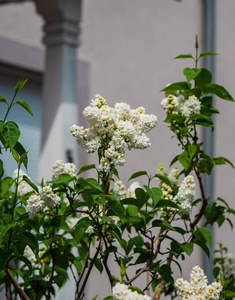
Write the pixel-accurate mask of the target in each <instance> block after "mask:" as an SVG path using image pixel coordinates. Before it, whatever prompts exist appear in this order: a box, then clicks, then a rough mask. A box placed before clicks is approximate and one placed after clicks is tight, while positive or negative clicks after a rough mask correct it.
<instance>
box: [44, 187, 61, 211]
mask: <svg viewBox="0 0 235 300" xmlns="http://www.w3.org/2000/svg"><path fill="white" fill-rule="evenodd" d="M41 199H42V200H43V201H44V204H45V205H46V206H47V207H48V208H50V209H53V208H54V207H55V206H57V205H59V204H60V202H61V199H60V197H59V196H57V195H56V194H55V193H54V192H53V191H52V188H51V187H50V186H44V187H43V189H42V192H41Z"/></svg>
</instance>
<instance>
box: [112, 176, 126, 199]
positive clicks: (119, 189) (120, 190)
mask: <svg viewBox="0 0 235 300" xmlns="http://www.w3.org/2000/svg"><path fill="white" fill-rule="evenodd" d="M113 191H114V193H115V196H116V198H117V199H118V200H122V199H125V198H126V194H127V191H126V187H125V185H124V184H123V183H122V181H121V180H118V181H116V182H115V184H114V187H113Z"/></svg>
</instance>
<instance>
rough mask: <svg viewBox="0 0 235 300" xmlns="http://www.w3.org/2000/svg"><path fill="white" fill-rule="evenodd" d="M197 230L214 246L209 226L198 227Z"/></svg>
mask: <svg viewBox="0 0 235 300" xmlns="http://www.w3.org/2000/svg"><path fill="white" fill-rule="evenodd" d="M197 232H198V233H199V234H200V235H201V236H203V237H204V238H205V240H206V241H207V242H208V244H209V245H210V246H211V247H212V239H211V232H210V229H209V228H207V227H201V228H199V227H197Z"/></svg>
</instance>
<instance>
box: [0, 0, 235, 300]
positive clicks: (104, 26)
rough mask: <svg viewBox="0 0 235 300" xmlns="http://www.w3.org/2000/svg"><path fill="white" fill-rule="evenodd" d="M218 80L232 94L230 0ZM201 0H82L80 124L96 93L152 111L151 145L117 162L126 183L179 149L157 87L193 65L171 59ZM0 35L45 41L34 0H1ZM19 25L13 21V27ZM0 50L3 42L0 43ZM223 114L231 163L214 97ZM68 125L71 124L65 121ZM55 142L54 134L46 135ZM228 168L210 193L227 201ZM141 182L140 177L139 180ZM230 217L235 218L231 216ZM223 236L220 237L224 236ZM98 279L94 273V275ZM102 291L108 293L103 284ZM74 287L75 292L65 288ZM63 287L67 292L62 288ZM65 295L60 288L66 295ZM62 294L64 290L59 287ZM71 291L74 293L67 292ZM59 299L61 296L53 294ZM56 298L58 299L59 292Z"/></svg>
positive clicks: (195, 28) (187, 36) (230, 108)
mask: <svg viewBox="0 0 235 300" xmlns="http://www.w3.org/2000/svg"><path fill="white" fill-rule="evenodd" d="M216 5H217V9H216V51H217V52H219V53H220V54H221V55H220V56H218V57H216V80H215V81H216V82H217V83H219V84H222V85H225V87H226V88H227V89H228V90H229V92H230V93H231V95H233V96H234V97H235V87H234V84H233V80H234V79H233V78H234V76H233V75H234V74H233V73H234V68H233V66H234V64H235V59H234V56H233V53H234V50H233V49H234V47H235V38H234V36H233V30H232V28H233V26H234V19H235V18H234V13H235V5H234V3H233V1H232V0H227V1H223V2H222V1H216ZM201 15H202V12H201V1H195V0H187V1H186V0H182V1H174V0H157V1H156V0H148V1H146V0H128V1H123V0H122V1H121V0H99V1H94V0H84V2H83V16H82V24H81V28H82V30H81V41H82V42H81V46H80V48H79V51H78V57H79V59H81V60H82V61H84V62H85V64H86V66H87V67H86V68H84V69H82V68H80V70H79V74H78V76H79V81H80V82H82V85H83V87H84V90H83V91H84V93H82V94H83V96H81V97H80V99H78V103H79V118H80V122H79V123H80V124H82V125H84V121H83V120H82V114H81V112H82V110H83V108H84V107H85V106H86V105H88V104H89V101H90V99H91V98H93V97H94V95H95V94H97V93H100V94H101V95H103V96H104V97H105V98H106V99H107V101H108V104H110V105H113V104H114V103H115V102H121V101H122V102H127V103H128V104H130V105H131V107H133V108H134V107H139V106H145V107H146V112H147V113H154V114H156V115H157V116H158V121H159V122H158V125H157V127H156V129H154V130H153V131H152V132H151V133H150V134H149V136H150V138H151V142H152V146H151V148H149V149H147V150H144V151H140V150H132V151H131V152H130V153H127V154H126V161H127V163H126V165H125V167H123V168H120V175H121V178H122V179H123V181H124V182H125V181H126V180H127V179H128V178H129V177H130V175H131V174H132V173H133V172H136V171H139V170H147V171H148V172H149V173H151V174H154V173H155V172H156V168H157V166H158V165H159V163H164V165H165V166H166V167H167V166H168V165H169V163H170V161H171V160H172V158H173V157H174V156H175V154H177V153H178V150H177V142H176V139H174V138H173V139H172V138H171V136H172V134H171V133H170V132H169V130H168V128H167V125H166V124H164V123H163V120H164V118H165V114H164V112H163V111H162V109H161V107H160V102H161V100H162V99H163V97H164V95H163V93H161V92H160V90H161V89H162V88H163V87H164V86H165V85H166V84H167V83H169V82H174V81H180V80H182V79H183V73H182V70H183V68H184V67H192V66H193V64H192V62H190V61H188V60H173V58H174V57H175V56H177V55H178V54H181V53H192V54H194V38H195V35H196V34H198V35H199V41H200V44H202V43H201V40H202V19H201ZM0 19H1V27H0V37H5V38H8V39H12V40H18V41H20V42H21V43H25V44H31V45H34V46H37V47H38V48H41V49H42V48H44V46H43V45H42V43H41V37H42V24H43V21H42V18H41V17H40V16H38V15H37V13H36V10H35V7H34V4H33V3H32V2H25V3H21V4H7V5H2V6H0ZM16 24H17V26H16ZM0 52H1V45H0ZM215 101H216V106H217V107H218V109H219V110H221V114H220V115H219V116H217V117H216V127H217V129H216V131H215V133H214V137H215V152H216V156H225V157H227V158H229V159H230V160H231V161H232V162H234V163H235V153H234V151H233V141H234V130H233V126H234V123H235V121H234V117H233V112H234V109H235V107H234V104H233V103H229V102H226V101H223V100H219V101H218V100H215ZM71 125H72V124H71ZM51 144H52V147H53V141H51ZM95 159H96V158H95V157H94V155H89V156H87V154H86V153H85V151H84V150H83V149H81V150H80V152H79V166H78V167H80V166H82V165H83V164H85V163H92V162H93V160H95ZM234 181H235V176H234V170H233V169H232V168H230V167H224V166H221V167H218V168H217V171H216V173H215V195H216V196H217V195H218V196H221V197H222V198H224V199H225V200H226V201H228V202H229V203H230V204H231V206H232V207H233V208H234V206H233V205H234V204H233V189H232V187H233V185H234ZM142 183H145V182H144V181H143V182H142ZM232 219H233V221H234V218H232ZM228 232H230V231H229V228H228V227H226V226H225V229H223V230H222V231H221V230H216V232H215V238H216V239H215V240H216V241H218V242H219V241H222V240H223V241H224V243H225V245H226V246H228V247H229V249H230V251H231V252H233V253H235V244H234V243H233V242H232V240H233V239H232V237H233V235H234V233H232V234H228ZM222 237H223V238H222ZM196 263H199V264H200V265H201V264H202V260H201V256H200V253H199V251H196V253H195V254H194V257H193V259H188V260H187V264H184V267H185V265H187V266H186V267H185V269H184V270H185V274H186V275H185V277H188V275H189V271H190V269H191V267H192V266H194V265H195V264H196ZM97 278H99V280H97ZM100 278H101V277H100V276H99V274H97V273H94V274H93V277H92V281H93V282H92V284H91V286H89V288H88V289H87V291H86V299H87V300H90V299H92V297H94V296H95V295H96V294H97V293H96V291H98V290H99V288H100V286H101V283H100ZM102 290H103V294H100V295H99V299H102V298H101V297H102V296H105V295H107V293H108V292H107V290H106V287H103V284H102ZM70 292H71V293H72V292H73V291H72V290H70ZM63 293H65V294H66V295H68V294H67V293H68V291H67V290H65V291H64V292H63ZM65 294H64V295H65ZM61 295H62V294H61ZM71 297H72V294H71ZM58 299H59V297H58ZM61 299H62V298H61Z"/></svg>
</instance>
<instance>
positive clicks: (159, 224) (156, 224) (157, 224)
mask: <svg viewBox="0 0 235 300" xmlns="http://www.w3.org/2000/svg"><path fill="white" fill-rule="evenodd" d="M152 226H153V227H161V228H162V229H169V230H172V231H175V228H174V227H172V226H171V225H170V224H169V223H168V222H165V221H162V220H154V221H153V222H152Z"/></svg>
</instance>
